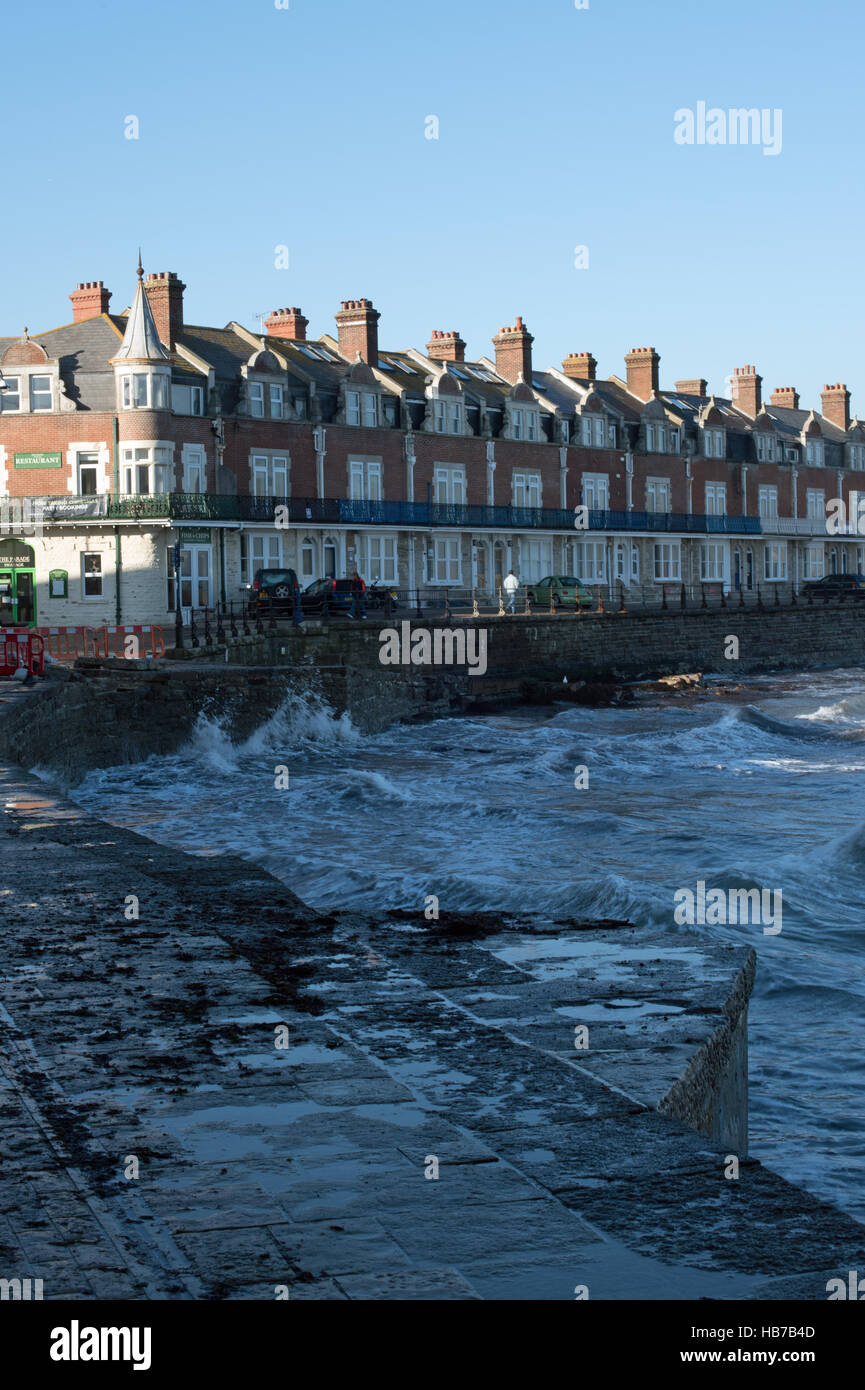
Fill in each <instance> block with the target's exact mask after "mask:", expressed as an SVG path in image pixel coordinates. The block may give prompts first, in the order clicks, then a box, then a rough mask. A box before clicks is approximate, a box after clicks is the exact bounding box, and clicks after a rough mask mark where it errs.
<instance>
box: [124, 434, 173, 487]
mask: <svg viewBox="0 0 865 1390" xmlns="http://www.w3.org/2000/svg"><path fill="white" fill-rule="evenodd" d="M170 461H171V450H170V448H169V446H168V445H165V444H144V445H140V446H129V447H126V448H124V449H123V491H124V492H126V493H129V494H130V495H133V496H135V495H139V496H143V497H146V496H150V495H151V494H158V493H163V492H170V491H171V469H170Z"/></svg>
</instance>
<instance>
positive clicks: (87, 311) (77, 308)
mask: <svg viewBox="0 0 865 1390" xmlns="http://www.w3.org/2000/svg"><path fill="white" fill-rule="evenodd" d="M69 298H70V299H71V300H72V322H73V323H80V322H81V320H82V319H92V318H95V317H96V315H97V314H107V313H108V301H109V299H110V298H111V291H110V290H107V289H106V288H105V286H104V284H103V283H102V281H101V280H82V281H81V283H80V284H79V286H78V288H77V289H75V290H73V292H72V294H70V296H69Z"/></svg>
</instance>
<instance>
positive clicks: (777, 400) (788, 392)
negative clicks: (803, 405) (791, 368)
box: [769, 386, 799, 410]
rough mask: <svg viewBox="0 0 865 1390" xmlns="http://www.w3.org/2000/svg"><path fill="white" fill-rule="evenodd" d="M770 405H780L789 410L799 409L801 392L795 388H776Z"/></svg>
mask: <svg viewBox="0 0 865 1390" xmlns="http://www.w3.org/2000/svg"><path fill="white" fill-rule="evenodd" d="M769 404H770V405H780V406H784V407H786V408H787V409H788V410H798V409H799V392H798V391H797V390H796V387H795V386H776V387H775V390H774V391H773V392H772V395H771V397H770V398H769Z"/></svg>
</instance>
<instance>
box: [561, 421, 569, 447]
mask: <svg viewBox="0 0 865 1390" xmlns="http://www.w3.org/2000/svg"><path fill="white" fill-rule="evenodd" d="M559 429H560V431H561V440H562V443H563V444H570V442H571V426H570V422H569V421H568V420H560V421H559Z"/></svg>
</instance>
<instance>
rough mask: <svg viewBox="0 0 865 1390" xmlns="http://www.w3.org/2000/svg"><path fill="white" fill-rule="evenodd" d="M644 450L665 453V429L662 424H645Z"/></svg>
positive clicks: (651, 452)
mask: <svg viewBox="0 0 865 1390" xmlns="http://www.w3.org/2000/svg"><path fill="white" fill-rule="evenodd" d="M646 452H647V453H649V454H665V453H666V452H667V431H666V429H665V427H664V426H663V425H647V426H646Z"/></svg>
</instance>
